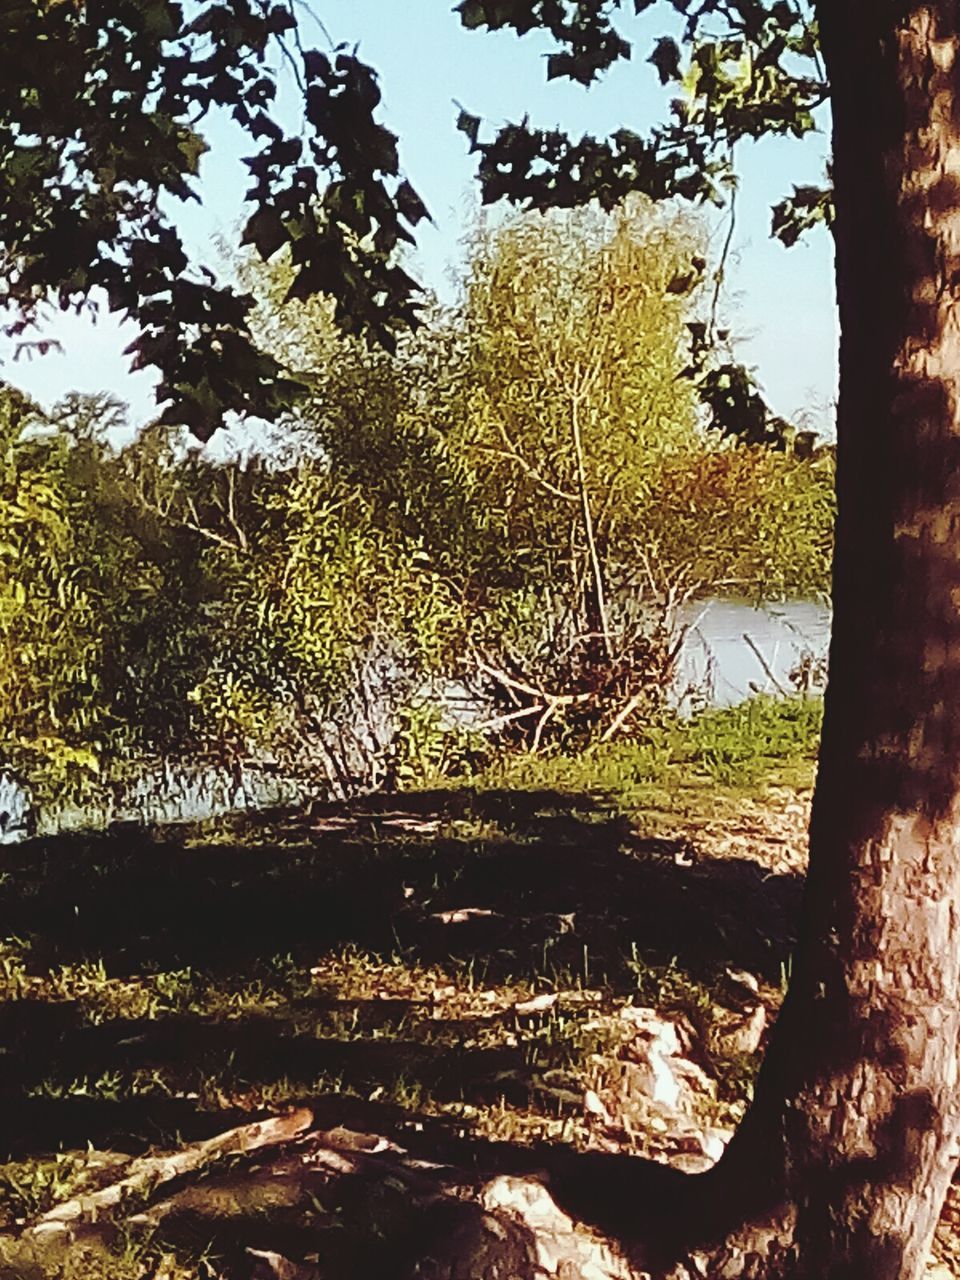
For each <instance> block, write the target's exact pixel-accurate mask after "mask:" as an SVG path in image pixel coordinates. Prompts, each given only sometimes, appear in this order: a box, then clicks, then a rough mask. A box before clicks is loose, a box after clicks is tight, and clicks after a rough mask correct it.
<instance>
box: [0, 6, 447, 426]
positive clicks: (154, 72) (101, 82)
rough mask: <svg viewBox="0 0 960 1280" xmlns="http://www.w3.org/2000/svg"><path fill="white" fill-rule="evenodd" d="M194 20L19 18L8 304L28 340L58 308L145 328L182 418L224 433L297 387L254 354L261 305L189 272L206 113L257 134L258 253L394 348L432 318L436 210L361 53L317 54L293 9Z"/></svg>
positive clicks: (154, 13)
mask: <svg viewBox="0 0 960 1280" xmlns="http://www.w3.org/2000/svg"><path fill="white" fill-rule="evenodd" d="M188 8H189V14H188V13H186V12H185V9H184V6H183V5H181V4H178V3H175V2H174V0H120V2H119V3H114V2H111V0H91V2H90V3H86V4H81V3H77V2H75V0H52V2H50V3H47V0H11V3H8V4H5V5H4V6H3V11H2V17H0V46H2V50H3V53H2V70H3V75H2V86H0V245H2V246H3V252H2V255H0V306H2V307H4V308H5V309H8V314H10V316H11V318H10V319H9V320H8V321H7V322H6V323H5V332H6V334H7V335H8V336H13V337H16V338H20V339H22V338H23V335H24V334H25V333H27V332H28V331H29V330H30V328H31V327H32V326H33V325H34V324H35V322H36V321H37V319H38V316H39V315H41V314H42V311H43V308H44V307H45V306H46V305H48V304H49V303H50V302H55V303H56V304H57V305H58V306H59V307H60V308H61V309H62V310H68V309H71V308H73V309H76V310H78V311H79V310H82V309H84V308H90V309H92V310H93V311H96V309H97V308H99V307H100V306H102V305H103V304H104V303H106V305H107V306H108V307H109V309H110V310H111V311H116V312H119V313H121V314H122V315H123V316H125V317H127V318H129V319H131V320H132V321H133V322H134V324H135V325H136V326H137V327H138V328H139V331H140V332H139V335H138V337H137V338H136V339H135V340H134V342H133V343H132V344H131V347H130V352H131V353H132V355H133V357H134V361H133V365H134V368H143V367H145V366H154V367H155V368H157V369H158V370H159V372H160V375H161V379H160V385H159V388H158V392H157V395H158V400H159V402H160V404H161V405H165V406H166V407H165V408H164V410H163V415H164V419H165V420H166V421H170V422H178V423H185V424H186V425H188V426H189V427H190V429H191V430H192V431H193V432H194V433H195V434H196V435H197V436H199V437H200V438H202V439H206V438H207V437H208V436H210V435H211V434H212V432H213V431H215V430H216V428H217V427H218V426H219V425H220V424H221V423H222V421H223V415H224V413H225V412H228V411H231V410H232V411H236V412H239V413H242V414H251V413H252V414H259V415H261V416H264V417H273V416H275V415H276V413H277V412H279V410H280V409H281V408H282V407H283V406H284V405H285V404H287V403H289V402H290V400H291V398H292V397H294V396H295V395H296V394H297V392H298V386H297V384H296V382H295V380H293V379H291V378H289V377H288V376H287V375H286V373H285V371H284V370H283V369H282V368H281V367H280V366H279V365H278V364H277V363H276V362H275V361H273V360H271V359H270V358H269V357H267V356H265V355H264V354H263V352H261V351H259V350H257V348H256V346H255V345H254V344H253V342H252V341H251V337H250V331H249V312H250V308H251V306H252V305H253V304H252V299H250V298H249V296H247V295H244V294H242V293H239V292H237V291H236V290H234V289H232V288H230V287H229V286H226V285H219V284H217V282H216V280H215V277H214V276H213V274H212V272H211V271H210V270H209V268H207V267H206V266H204V264H202V263H197V264H194V263H191V262H190V260H189V258H188V255H187V253H186V252H185V250H184V246H183V243H182V240H181V237H180V235H179V233H178V232H177V230H176V227H175V224H174V222H173V220H172V218H171V216H170V212H169V200H170V197H175V198H176V199H179V200H190V199H196V198H197V194H196V190H195V187H194V178H195V177H196V174H197V172H198V166H199V161H200V157H201V156H202V154H203V153H204V151H205V150H207V144H206V142H205V141H204V139H203V136H202V133H201V132H200V128H201V126H202V124H203V122H204V120H206V119H207V118H208V117H210V115H211V114H212V113H214V112H216V111H218V110H219V111H221V112H222V111H229V113H230V115H231V117H232V119H233V121H234V122H235V123H236V125H237V126H238V127H239V128H240V129H241V130H243V131H244V132H245V133H246V134H247V136H248V137H249V139H250V143H251V147H252V153H251V154H250V155H249V156H248V157H247V159H246V161H245V163H246V166H247V168H248V169H249V171H250V183H251V185H250V188H249V190H248V191H247V193H246V196H247V201H248V202H249V203H250V204H251V205H252V206H253V207H252V210H251V212H250V215H249V217H248V219H247V222H246V226H245V229H244V232H243V240H244V243H247V244H251V245H253V246H254V248H255V249H256V251H257V253H258V254H259V255H260V256H261V257H262V258H263V259H264V260H266V259H268V258H270V257H272V256H273V254H275V253H276V252H277V251H278V250H279V249H281V248H282V247H284V246H289V247H290V248H291V251H292V258H293V262H294V264H295V268H296V270H295V273H294V279H293V281H292V282H291V285H290V294H291V296H292V297H299V298H306V297H310V296H312V295H314V294H316V293H320V292H325V293H329V294H332V295H333V296H334V297H336V299H337V304H336V309H337V317H338V320H339V321H340V323H342V324H343V325H344V327H346V328H350V329H353V330H356V331H362V332H368V333H370V334H372V335H373V336H374V337H375V338H376V339H377V340H378V341H380V342H381V343H383V344H385V345H387V346H389V345H391V344H392V343H393V341H394V334H395V332H396V330H397V328H398V327H400V328H403V327H407V326H409V325H410V324H414V323H416V305H415V297H416V286H415V284H414V281H413V280H411V278H410V277H409V276H408V275H407V274H406V272H405V271H404V270H403V268H402V267H401V266H400V265H399V264H398V263H397V261H396V249H397V246H398V245H399V244H400V243H401V242H403V241H410V240H411V239H412V235H411V232H410V227H411V226H414V225H416V223H418V222H419V221H420V220H421V219H422V218H424V217H426V216H427V211H426V209H425V207H424V205H423V203H422V201H421V200H420V198H419V196H418V195H417V193H416V192H415V191H414V189H413V188H412V187H411V186H410V184H409V183H408V182H406V181H404V180H402V179H401V178H400V176H399V160H398V156H397V146H396V139H395V137H394V136H393V134H391V133H390V132H389V131H388V130H387V129H385V128H384V127H383V126H382V125H381V124H379V123H378V122H377V121H376V120H375V118H374V117H375V113H376V109H377V106H378V104H379V101H380V91H379V89H378V88H377V81H376V76H375V74H374V73H373V72H372V71H371V69H370V68H369V67H367V66H365V65H364V64H363V63H362V62H361V61H360V60H359V59H358V58H357V57H356V56H355V55H354V54H353V53H351V52H350V51H348V50H347V49H345V48H344V47H342V46H341V47H340V48H339V49H337V50H335V51H333V54H332V56H328V55H327V54H326V53H323V52H321V51H319V50H316V49H304V48H303V47H302V45H301V43H300V40H299V36H298V32H297V24H296V19H295V17H294V14H293V9H292V6H289V7H288V6H287V5H285V4H279V3H278V4H272V3H269V0H224V2H222V3H221V2H220V0H207V2H206V3H203V4H200V5H191V6H188ZM268 54H272V55H273V56H274V57H275V58H276V59H277V60H279V62H280V65H281V66H288V67H289V68H290V70H291V74H292V75H293V77H294V78H295V79H296V81H297V84H298V86H299V88H300V90H301V91H302V95H303V103H304V117H305V121H306V127H305V133H304V136H302V137H301V136H299V135H298V134H296V133H295V134H293V135H289V136H288V135H287V134H286V133H285V131H284V129H283V127H282V126H281V125H280V124H279V123H278V121H277V118H276V116H277V113H276V110H275V99H276V96H277V84H278V73H277V71H276V70H275V69H274V68H272V67H271V65H270V63H269V62H268V60H267V59H268ZM23 343H25V344H27V345H29V343H28V340H26V339H24V340H23ZM46 345H48V344H47V343H46V342H45V341H44V340H41V346H44V347H45V346H46Z"/></svg>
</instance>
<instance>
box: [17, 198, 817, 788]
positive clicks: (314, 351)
mask: <svg viewBox="0 0 960 1280" xmlns="http://www.w3.org/2000/svg"><path fill="white" fill-rule="evenodd" d="M696 249H697V229H696V227H692V226H691V225H690V224H689V223H682V222H678V221H676V220H673V219H670V218H668V217H665V216H663V215H654V214H653V213H652V212H651V211H650V209H649V208H647V207H645V206H643V205H640V204H637V205H633V206H629V207H628V208H627V209H625V210H621V211H620V212H618V213H616V214H614V215H603V214H600V213H597V212H594V211H591V210H586V211H580V212H578V213H573V214H564V215H553V216H549V217H545V218H544V217H539V216H536V217H533V218H530V217H527V218H517V219H514V220H512V221H507V222H506V223H505V224H503V225H501V226H500V227H498V228H497V229H496V230H495V231H490V230H486V229H481V230H480V231H478V232H477V234H476V236H475V241H474V244H473V251H472V255H471V265H470V268H469V272H468V275H467V278H466V279H465V281H464V287H463V290H462V294H461V297H460V299H459V301H458V303H457V304H456V305H455V306H453V307H450V308H441V307H439V306H435V307H434V308H433V311H432V317H431V322H430V323H429V324H428V325H427V326H425V327H424V328H423V329H422V330H421V331H420V332H418V333H417V334H416V335H413V336H411V337H409V338H408V339H407V340H405V342H404V343H403V344H402V347H401V350H400V353H399V355H398V356H397V357H396V358H393V357H390V356H387V355H386V354H384V353H382V352H377V351H371V350H370V349H368V348H367V347H365V346H364V345H363V344H362V343H360V342H359V341H356V340H353V339H350V338H345V337H343V336H342V335H341V334H339V333H338V331H337V330H336V328H335V327H334V325H333V322H332V320H331V317H330V315H329V313H328V312H327V311H326V310H325V309H324V307H323V305H322V304H320V303H318V302H310V303H306V304H304V303H286V302H284V300H283V299H284V295H285V292H286V288H287V285H288V280H287V278H286V277H285V271H284V268H283V267H282V266H281V267H278V268H277V269H276V270H274V271H272V272H271V273H270V274H264V273H263V272H262V271H261V272H259V273H258V272H252V271H251V269H250V268H249V267H241V268H240V274H241V276H243V278H244V283H245V284H246V285H247V286H248V287H249V288H251V289H252V291H253V292H254V293H255V294H256V295H257V296H258V297H259V299H260V306H259V310H258V334H259V338H260V341H261V343H262V344H263V346H264V348H265V349H266V350H268V351H270V352H271V354H274V355H276V356H278V357H279V358H280V359H282V360H283V361H284V363H285V364H287V365H288V367H291V366H292V367H293V368H295V369H297V370H298V371H299V376H300V378H301V379H302V380H303V381H304V382H305V383H306V384H307V386H308V387H309V389H310V392H309V395H308V396H307V397H306V399H305V400H304V402H303V404H302V405H301V407H300V408H299V409H298V411H297V414H296V416H295V417H291V418H290V419H289V420H288V421H286V422H285V423H283V424H282V427H281V429H279V430H275V431H273V432H272V433H271V434H270V435H269V436H268V435H266V434H265V435H264V438H263V442H262V447H261V448H260V450H259V451H258V452H255V453H253V454H251V453H250V452H249V451H248V452H247V453H245V454H244V455H243V456H240V457H237V458H234V459H232V460H227V461H224V460H222V459H221V460H217V459H216V458H215V457H213V456H212V455H210V454H209V453H206V452H203V451H200V450H199V448H198V446H197V445H196V444H195V442H190V441H189V438H188V437H186V436H185V435H182V434H180V433H179V432H178V431H177V430H175V429H173V428H171V427H168V426H163V425H153V426H150V427H148V428H147V429H145V430H144V431H142V432H141V433H140V434H139V435H137V436H136V438H135V439H133V440H130V439H129V433H127V434H126V436H124V434H123V432H122V431H118V429H117V428H118V427H119V426H121V425H122V409H121V407H120V406H118V405H116V404H115V403H113V402H111V401H110V400H108V399H106V398H100V399H83V398H80V397H72V398H70V399H68V400H67V401H65V402H64V403H62V404H61V405H59V406H57V407H56V409H55V410H54V411H53V412H52V413H49V414H44V413H42V412H41V411H40V410H39V409H37V407H36V406H34V405H32V404H31V403H29V402H28V401H27V400H26V399H25V398H24V397H22V396H21V395H19V394H18V393H17V392H16V391H14V390H13V389H12V388H6V389H5V390H4V393H3V396H2V401H0V488H2V504H0V522H2V525H0V635H2V639H3V644H4V647H5V660H4V663H3V664H2V669H0V753H2V757H3V759H4V760H5V761H6V762H7V763H8V765H10V766H11V767H12V768H13V769H14V770H15V771H17V772H18V773H20V774H22V775H24V776H26V777H29V778H30V779H31V780H32V782H33V784H34V785H38V784H39V785H41V786H42V788H43V789H44V790H45V791H46V792H47V793H51V792H57V791H59V792H63V791H64V790H70V789H72V790H74V791H82V790H83V789H84V788H85V787H87V788H89V787H96V786H98V785H100V782H99V781H98V779H103V778H104V777H112V776H114V775H115V773H116V772H117V770H118V769H119V768H120V767H121V766H122V764H123V762H124V761H131V760H141V759H143V758H144V757H153V758H156V757H165V758H176V759H182V758H185V757H189V758H198V759H199V758H203V759H208V760H213V761H215V762H216V763H217V764H218V765H220V766H222V767H223V768H226V769H237V768H239V766H240V763H241V762H242V761H243V760H245V759H249V758H256V759H267V760H274V761H277V762H279V763H281V764H283V763H289V762H294V761H296V762H298V763H299V764H302V763H303V762H304V761H309V762H310V763H311V766H312V767H315V768H317V769H319V770H320V771H322V772H323V773H324V774H325V775H326V776H327V777H328V778H329V779H330V781H331V783H332V785H333V786H335V787H336V788H338V789H340V790H349V789H350V788H351V787H353V786H355V785H357V784H358V783H369V782H383V781H387V780H389V779H390V778H391V777H396V776H397V775H398V774H399V775H401V776H402V774H403V772H404V770H405V769H406V768H407V767H408V765H409V757H411V755H413V756H415V757H416V759H417V761H419V762H420V763H421V764H422V761H423V759H424V758H429V759H431V760H434V761H435V763H437V764H438V765H441V764H442V765H443V766H444V767H448V768H452V767H455V766H456V765H457V764H458V763H460V764H463V763H465V762H466V761H468V760H469V759H470V758H471V757H472V756H474V755H475V754H476V753H477V752H482V751H484V750H488V749H490V744H491V743H492V744H494V745H495V744H500V745H501V746H506V745H517V744H519V745H521V746H524V747H531V746H533V747H541V746H545V745H547V744H548V743H553V744H557V743H560V744H563V743H582V742H583V741H585V740H588V739H590V738H592V737H596V736H600V737H606V738H610V737H613V736H615V735H617V734H621V733H629V732H630V731H631V730H633V729H634V728H635V727H636V726H637V724H638V723H641V722H642V721H643V718H644V717H649V716H650V715H651V714H653V713H654V712H655V711H656V710H657V709H658V707H659V706H660V705H661V704H662V699H663V692H664V690H665V688H666V687H667V686H668V685H669V683H670V680H671V678H672V672H673V664H674V661H675V658H676V653H677V645H678V642H679V639H680V636H681V633H682V620H681V610H682V607H683V605H684V604H685V603H687V602H688V601H689V600H691V599H693V598H695V597H698V596H704V595H707V594H716V593H718V592H728V593H731V594H736V595H741V596H747V597H750V598H754V599H759V598H765V597H766V598H769V597H774V596H784V595H791V594H793V595H796V594H808V593H812V592H816V591H819V590H822V589H824V588H825V585H826V578H827V565H828V554H829V544H830V528H831V521H832V499H831V489H832V457H831V456H830V453H829V451H825V450H820V451H819V452H818V451H814V453H813V456H800V451H799V450H792V449H790V448H787V449H784V450H780V451H775V450H771V449H769V448H765V447H761V446H749V445H743V444H737V443H735V442H731V441H725V440H722V439H721V438H720V437H719V436H718V435H717V433H715V432H709V431H707V430H705V429H704V428H703V427H702V425H701V423H700V421H699V418H698V410H697V399H696V395H695V389H694V387H693V386H692V384H691V381H690V379H689V378H688V377H685V376H684V372H685V365H686V363H687V358H688V349H689V326H690V325H691V324H692V323H696V322H697V307H698V305H699V302H698V298H697V294H696V284H695V280H692V279H690V278H689V267H688V265H687V264H689V262H690V259H691V254H692V253H695V252H696ZM685 272H686V273H687V274H686V277H685V275H684V273H685ZM700 328H701V329H702V324H701V325H700ZM118 440H123V443H122V444H119V443H117V441H118ZM806 452H807V453H808V454H809V451H806ZM454 685H455V686H456V687H457V689H459V690H461V691H465V692H466V693H468V694H470V695H472V696H474V697H475V698H476V699H477V700H478V705H482V706H483V707H484V708H485V710H484V712H483V715H482V717H481V724H480V725H479V726H478V727H475V728H474V729H472V730H471V731H470V732H469V733H468V732H467V731H466V730H465V729H463V728H462V727H461V728H458V727H457V726H456V717H453V719H451V717H450V715H449V710H448V709H449V702H450V696H449V695H450V690H451V688H452V687H453V686H454ZM445 708H447V710H445ZM425 741H426V742H427V743H428V747H427V749H426V753H425V751H424V743H425Z"/></svg>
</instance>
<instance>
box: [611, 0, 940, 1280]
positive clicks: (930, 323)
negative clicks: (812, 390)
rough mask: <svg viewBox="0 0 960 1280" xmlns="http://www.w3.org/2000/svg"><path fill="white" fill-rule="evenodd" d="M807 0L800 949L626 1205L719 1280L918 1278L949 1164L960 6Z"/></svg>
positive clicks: (675, 1251)
mask: <svg viewBox="0 0 960 1280" xmlns="http://www.w3.org/2000/svg"><path fill="white" fill-rule="evenodd" d="M818 10H819V16H820V22H821V29H822V36H823V45H824V52H825V54H826V58H827V64H828V70H829V74H830V79H831V84H832V96H833V112H834V162H835V182H836V205H837V223H836V252H837V287H838V297H839V304H840V319H841V333H842V338H841V352H840V356H841V359H840V402H839V414H838V430H837V438H838V463H837V491H838V524H837V538H836V553H835V565H834V618H833V638H832V643H831V650H830V682H829V687H828V689H827V694H826V710H825V720H824V727H823V739H822V744H821V750H820V766H819V776H818V780H817V789H816V796H815V800H814V808H813V817H812V822H811V831H810V870H809V875H808V883H807V889H806V897H805V905H804V915H803V920H802V924H801V934H800V943H799V946H798V951H797V955H796V957H795V964H794V976H793V980H792V982H791V986H790V990H789V993H788V996H787V998H786V1000H785V1003H784V1007H783V1010H782V1012H781V1015H780V1018H779V1020H778V1022H777V1025H776V1028H775V1031H774V1034H773V1037H772V1042H771V1046H770V1049H769V1051H768V1054H767V1057H766V1060H765V1062H764V1064H763V1067H762V1070H761V1073H760V1077H759V1080H758V1084H757V1089H756V1094H755V1099H754V1102H753V1104H752V1106H751V1108H750V1110H749V1112H748V1114H747V1116H746V1117H745V1119H744V1122H743V1124H742V1125H741V1127H740V1129H739V1131H738V1132H737V1134H736V1135H735V1137H734V1139H733V1141H732V1142H731V1144H730V1147H729V1148H728V1151H727V1153H726V1155H725V1156H724V1158H723V1159H722V1160H721V1162H720V1163H719V1165H718V1166H717V1167H716V1168H715V1169H714V1170H712V1171H711V1172H710V1173H709V1174H707V1175H705V1176H704V1177H702V1178H700V1179H695V1180H692V1182H693V1183H694V1184H696V1185H691V1186H689V1188H679V1187H678V1188H676V1194H675V1200H676V1203H677V1209H676V1212H675V1213H674V1214H673V1215H670V1217H671V1218H672V1221H673V1225H671V1222H670V1220H669V1219H665V1220H664V1221H662V1222H657V1221H656V1220H654V1221H653V1222H650V1221H647V1222H644V1221H643V1219H644V1212H643V1208H642V1205H641V1204H640V1203H639V1201H640V1198H639V1197H635V1198H634V1205H635V1206H636V1207H635V1208H634V1211H633V1212H634V1221H635V1222H637V1221H639V1224H640V1234H641V1235H648V1241H649V1232H650V1231H651V1229H652V1231H653V1232H654V1234H655V1235H659V1236H660V1243H661V1245H662V1258H661V1261H662V1262H663V1263H668V1262H670V1261H671V1260H675V1259H676V1258H678V1257H681V1256H683V1255H684V1254H685V1253H689V1251H690V1249H691V1248H692V1247H696V1246H698V1245H700V1246H704V1247H707V1248H709V1250H710V1252H711V1255H712V1256H711V1260H710V1264H709V1274H711V1275H716V1276H723V1277H724V1280H727V1278H728V1277H733V1276H737V1275H751V1276H763V1277H766V1278H768V1280H772V1278H773V1277H786V1276H789V1277H791V1278H793V1280H799V1278H800V1277H802V1278H803V1280H827V1278H828V1277H829V1280H841V1278H842V1280H894V1278H896V1280H914V1278H915V1277H918V1276H920V1275H921V1274H922V1271H923V1268H924V1264H925V1260H926V1258H927V1254H928V1250H929V1247H930V1243H931V1240H932V1236H933V1232H934V1229H935V1227H936V1223H937V1220H938V1217H939V1213H940V1210H941V1207H942V1204H943V1201H944V1197H945V1195H946V1191H947V1188H948V1186H949V1183H950V1179H951V1177H952V1175H953V1172H954V1169H955V1167H956V1164H957V1159H958V1154H960V1086H958V1074H960V1072H958V1036H960V309H958V298H960V3H958V0H929V2H928V3H926V4H924V5H922V6H921V5H920V4H919V3H917V0H908V2H907V3H904V2H903V0H900V2H898V3H894V2H893V0H820V3H819V5H818ZM626 1176H627V1178H629V1176H630V1175H629V1173H628V1174H627V1175H626ZM594 1196H595V1197H596V1198H597V1199H599V1195H598V1193H597V1192H596V1191H595V1192H594ZM608 1201H610V1204H611V1208H610V1210H609V1212H610V1213H612V1212H613V1210H612V1197H608ZM604 1209H605V1206H601V1207H600V1209H599V1210H598V1211H597V1212H594V1214H593V1217H594V1220H595V1221H600V1220H601V1219H602V1218H603V1215H604ZM637 1215H639V1219H638V1216H637ZM609 1222H610V1219H609V1218H608V1225H609ZM692 1224H698V1225H696V1226H694V1225H692ZM623 1225H625V1224H623ZM722 1241H725V1242H726V1243H725V1245H724V1244H722V1243H719V1242H722Z"/></svg>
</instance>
